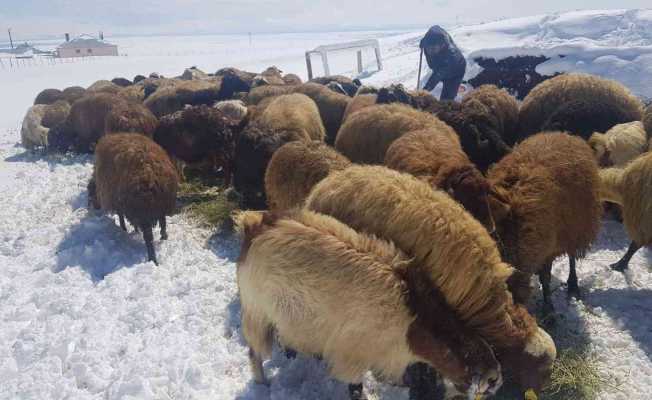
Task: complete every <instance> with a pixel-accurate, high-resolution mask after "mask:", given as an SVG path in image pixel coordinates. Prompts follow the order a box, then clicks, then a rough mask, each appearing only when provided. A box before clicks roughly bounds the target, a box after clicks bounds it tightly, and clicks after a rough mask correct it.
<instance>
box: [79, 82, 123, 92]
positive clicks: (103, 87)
mask: <svg viewBox="0 0 652 400" xmlns="http://www.w3.org/2000/svg"><path fill="white" fill-rule="evenodd" d="M120 89H121V87H120V86H118V85H116V84H115V83H113V82H111V81H107V80H100V81H97V82H95V83H93V84H92V85H90V86H89V87H88V88H86V90H87V91H88V92H90V93H111V94H118V92H120Z"/></svg>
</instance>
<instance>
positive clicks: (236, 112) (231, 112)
mask: <svg viewBox="0 0 652 400" xmlns="http://www.w3.org/2000/svg"><path fill="white" fill-rule="evenodd" d="M213 108H215V109H217V110H219V111H220V112H221V113H222V115H224V117H225V118H227V119H228V120H229V121H230V123H231V124H233V125H238V124H240V122H242V121H243V120H244V119H245V118H246V117H247V114H248V110H247V106H246V105H245V103H244V102H243V101H242V100H222V101H219V102H217V103H215V105H214V106H213Z"/></svg>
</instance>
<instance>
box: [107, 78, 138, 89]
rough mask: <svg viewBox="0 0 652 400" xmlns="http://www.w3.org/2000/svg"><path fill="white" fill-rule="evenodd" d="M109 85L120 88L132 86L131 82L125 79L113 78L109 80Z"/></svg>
mask: <svg viewBox="0 0 652 400" xmlns="http://www.w3.org/2000/svg"><path fill="white" fill-rule="evenodd" d="M111 83H113V84H115V85H118V86H120V87H127V86H131V85H133V82H131V81H130V80H129V79H127V78H113V79H111Z"/></svg>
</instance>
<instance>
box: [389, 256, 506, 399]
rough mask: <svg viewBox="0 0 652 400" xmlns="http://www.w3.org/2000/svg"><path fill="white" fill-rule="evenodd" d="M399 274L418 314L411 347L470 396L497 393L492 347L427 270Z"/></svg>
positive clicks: (498, 380)
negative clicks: (460, 315)
mask: <svg viewBox="0 0 652 400" xmlns="http://www.w3.org/2000/svg"><path fill="white" fill-rule="evenodd" d="M399 273H400V274H402V275H403V279H405V280H406V282H407V285H408V288H409V289H408V306H409V308H410V309H411V310H412V312H414V314H415V316H416V318H415V320H414V322H413V323H412V324H411V325H410V327H409V329H408V333H407V341H408V346H409V347H410V350H411V351H412V352H413V353H414V354H415V355H416V356H417V357H418V358H420V359H422V360H423V361H425V362H427V363H428V364H430V365H431V366H432V367H433V368H435V369H436V370H437V371H439V372H440V373H441V374H442V375H443V376H444V377H445V378H446V379H448V380H450V381H451V382H452V383H453V384H455V386H456V388H457V390H459V391H462V392H464V393H465V394H466V395H467V396H469V398H471V399H473V398H476V397H477V396H480V397H481V398H482V397H483V396H487V395H492V394H494V393H495V392H496V391H497V390H498V389H499V388H500V386H501V385H502V382H503V378H502V372H501V366H500V363H499V362H498V360H497V359H496V357H495V355H494V352H493V349H492V348H491V346H490V345H489V344H488V343H487V342H486V341H485V340H484V339H482V338H481V337H479V336H478V335H477V334H475V333H473V332H471V331H469V330H468V329H466V328H465V327H464V325H463V324H462V322H461V321H460V320H459V319H458V318H457V316H456V315H455V312H454V311H453V310H452V309H451V308H450V307H449V306H448V304H447V303H446V300H445V299H444V297H443V295H442V294H441V293H440V292H439V291H438V290H437V289H436V287H435V285H434V284H433V283H432V281H431V280H430V278H429V276H428V273H427V272H426V271H423V270H422V269H421V268H419V266H416V265H410V266H408V267H406V268H405V269H404V270H403V271H400V272H399Z"/></svg>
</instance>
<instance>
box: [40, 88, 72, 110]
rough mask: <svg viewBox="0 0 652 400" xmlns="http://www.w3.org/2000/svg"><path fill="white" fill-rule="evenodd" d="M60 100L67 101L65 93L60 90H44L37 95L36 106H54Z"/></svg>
mask: <svg viewBox="0 0 652 400" xmlns="http://www.w3.org/2000/svg"><path fill="white" fill-rule="evenodd" d="M59 100H65V97H64V95H63V92H62V91H61V90H59V89H44V90H42V91H41V92H39V94H37V95H36V98H35V99H34V105H35V106H36V105H39V104H52V103H54V102H56V101H59Z"/></svg>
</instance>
